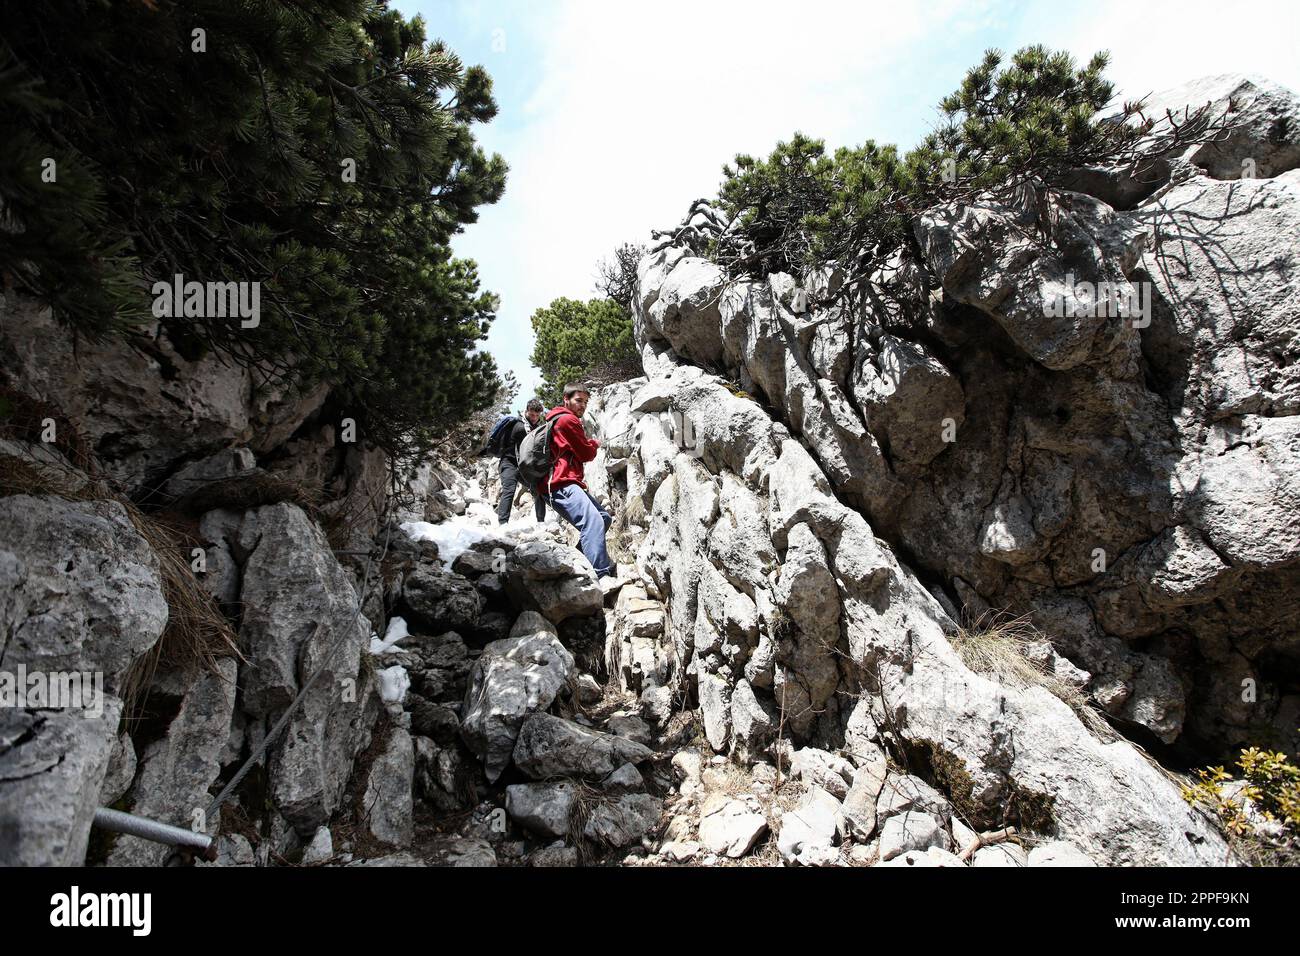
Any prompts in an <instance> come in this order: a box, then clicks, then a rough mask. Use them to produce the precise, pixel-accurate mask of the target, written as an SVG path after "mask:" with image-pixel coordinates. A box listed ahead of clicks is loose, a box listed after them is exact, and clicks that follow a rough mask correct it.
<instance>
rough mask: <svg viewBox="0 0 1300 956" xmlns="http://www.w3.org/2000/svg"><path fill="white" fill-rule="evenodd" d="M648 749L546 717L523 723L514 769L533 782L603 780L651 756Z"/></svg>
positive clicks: (532, 718)
mask: <svg viewBox="0 0 1300 956" xmlns="http://www.w3.org/2000/svg"><path fill="white" fill-rule="evenodd" d="M652 755H653V754H652V752H651V751H650V749H649V748H648V747H644V746H642V745H641V744H638V743H635V742H634V741H631V740H628V739H627V738H625V737H618V736H615V735H614V734H606V733H602V732H600V731H598V730H588V729H587V728H585V727H580V726H578V725H577V724H574V723H571V722H570V721H567V720H562V719H561V718H559V717H553V716H552V715H550V714H540V713H535V714H532V715H531V716H529V717H528V718H527V719H526V720H524V722H523V725H522V726H521V727H520V730H519V738H518V740H517V742H516V743H515V749H514V761H515V766H517V767H518V768H519V769H520V770H522V771H523V772H524V773H526V774H527V775H528V776H530V777H532V778H533V779H534V780H546V779H549V778H551V777H588V778H593V779H594V778H597V777H605V776H608V775H609V774H611V773H613V772H614V771H616V770H618V769H619V768H620V767H621V766H623V764H627V763H631V764H637V763H641V762H642V761H644V760H648V759H649V758H650V757H651V756H652Z"/></svg>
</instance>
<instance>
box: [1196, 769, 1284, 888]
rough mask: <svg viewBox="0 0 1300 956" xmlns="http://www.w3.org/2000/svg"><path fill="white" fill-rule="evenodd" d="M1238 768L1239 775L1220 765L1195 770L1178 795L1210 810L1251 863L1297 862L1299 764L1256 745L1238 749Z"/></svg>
mask: <svg viewBox="0 0 1300 956" xmlns="http://www.w3.org/2000/svg"><path fill="white" fill-rule="evenodd" d="M1237 767H1238V768H1239V769H1240V770H1241V772H1242V776H1241V777H1240V778H1238V779H1234V778H1233V776H1232V774H1230V773H1228V771H1227V770H1225V769H1224V768H1223V767H1221V766H1215V767H1208V768H1202V769H1199V770H1197V771H1196V776H1197V778H1198V779H1197V780H1196V782H1194V783H1192V784H1190V785H1187V786H1184V787H1183V791H1182V793H1183V799H1185V800H1187V802H1188V803H1191V804H1192V805H1194V806H1197V805H1199V806H1204V807H1206V808H1207V809H1209V810H1210V811H1211V812H1213V813H1214V814H1215V816H1216V817H1218V819H1219V820H1220V822H1221V823H1222V824H1223V827H1224V829H1225V830H1226V831H1227V832H1228V833H1229V834H1230V835H1231V836H1232V837H1234V838H1236V839H1239V840H1241V841H1244V843H1245V850H1246V854H1247V856H1248V858H1251V859H1252V860H1253V861H1254V862H1269V863H1275V862H1290V863H1296V862H1300V849H1298V848H1300V767H1297V766H1295V765H1294V764H1292V763H1291V762H1290V760H1289V758H1288V757H1287V755H1286V754H1284V753H1281V752H1280V751H1269V750H1261V749H1260V748H1258V747H1249V748H1246V749H1244V750H1242V751H1241V755H1240V756H1239V757H1238V758H1237ZM1261 821H1263V822H1264V823H1265V824H1274V826H1267V825H1266V826H1263V827H1261Z"/></svg>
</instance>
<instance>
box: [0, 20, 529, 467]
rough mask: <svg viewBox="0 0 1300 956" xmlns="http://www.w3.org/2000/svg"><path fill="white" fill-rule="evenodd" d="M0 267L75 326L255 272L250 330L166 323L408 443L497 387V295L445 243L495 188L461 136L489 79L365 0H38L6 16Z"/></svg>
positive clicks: (401, 448) (94, 325) (208, 321)
mask: <svg viewBox="0 0 1300 956" xmlns="http://www.w3.org/2000/svg"><path fill="white" fill-rule="evenodd" d="M6 21H7V22H6V30H5V38H4V40H3V41H2V42H0V139H2V140H3V141H4V142H5V143H6V144H7V146H6V149H4V150H0V276H2V277H3V280H4V282H5V284H6V286H7V287H16V288H20V289H24V290H26V291H29V292H32V293H34V294H36V295H38V296H40V297H42V298H43V299H45V300H46V301H48V302H50V303H51V304H52V305H53V306H54V309H55V312H56V315H58V316H59V318H60V319H61V320H63V321H65V322H66V323H67V325H68V327H69V328H70V330H72V331H73V332H75V333H76V334H86V335H91V336H97V335H104V334H114V333H120V332H124V331H129V330H130V329H131V328H133V327H134V326H135V325H137V324H138V323H139V322H140V321H141V320H143V319H147V318H149V317H150V315H151V307H152V305H153V297H152V294H151V292H150V287H151V284H152V283H153V282H154V281H156V280H166V281H170V280H171V278H172V276H173V275H175V274H177V273H180V274H182V275H184V276H185V278H186V279H187V280H197V281H200V282H206V281H223V282H224V281H246V282H253V281H256V282H259V283H260V284H261V285H260V288H261V311H262V315H261V322H260V324H259V325H258V326H257V327H256V328H241V325H240V323H239V322H237V321H231V320H229V319H218V318H211V317H201V318H190V319H184V320H178V319H167V320H164V322H165V325H166V327H167V332H168V334H169V336H170V337H172V338H173V340H174V341H176V342H177V343H178V347H184V348H188V349H190V350H192V351H193V352H195V353H197V352H201V351H203V350H205V349H217V350H220V351H221V353H222V354H224V355H227V356H230V357H231V358H233V359H234V360H236V361H240V362H244V363H248V364H253V365H256V366H258V367H259V368H264V369H269V370H270V371H271V374H274V375H280V376H288V377H290V378H292V379H293V380H295V381H299V382H304V383H305V382H312V381H316V380H320V379H326V380H328V381H330V382H332V383H334V384H335V386H336V388H335V394H336V397H337V398H338V399H339V400H340V401H341V402H342V403H343V404H344V405H345V406H347V407H350V408H355V410H356V417H357V418H358V420H359V421H362V422H363V424H364V425H365V426H367V431H368V435H369V437H370V438H371V439H373V440H376V441H378V442H380V443H381V444H382V445H384V446H385V447H387V448H388V449H389V450H390V451H393V452H396V453H401V452H409V451H411V450H413V449H415V448H419V447H427V446H428V444H429V442H430V440H431V436H432V434H433V432H434V431H435V430H436V425H437V424H438V423H439V422H446V421H448V420H454V419H456V418H459V417H461V416H463V415H464V414H466V413H467V412H469V411H471V410H473V409H476V408H482V407H484V406H485V405H486V403H488V402H489V401H490V400H491V398H492V396H493V395H494V394H495V392H496V388H497V382H498V379H497V375H496V370H495V365H494V363H493V361H492V358H491V357H490V356H489V355H486V354H484V353H481V352H478V351H476V345H477V343H478V342H480V341H482V340H483V339H484V338H486V335H487V331H488V328H489V325H490V323H491V321H492V318H493V316H494V311H495V298H494V297H493V296H491V295H489V294H486V293H483V292H482V291H480V289H479V284H478V276H477V273H476V269H475V266H474V263H472V262H468V261H458V260H455V259H453V258H452V256H451V251H450V247H449V243H450V241H451V238H452V237H453V236H454V235H455V234H456V233H457V232H459V231H460V230H461V229H462V228H463V227H464V226H465V225H467V224H469V223H472V222H474V221H475V220H476V218H477V212H476V209H477V207H479V206H481V205H483V204H484V203H493V202H496V201H497V199H499V198H500V196H501V194H502V191H503V189H504V185H505V175H506V165H505V163H504V162H503V161H502V159H501V158H500V157H499V156H496V155H493V156H491V157H489V156H486V155H484V153H483V152H482V150H481V149H480V148H479V147H478V146H477V145H476V144H475V141H474V137H473V135H472V132H471V128H472V125H473V124H474V123H480V122H486V121H488V120H490V119H491V118H492V117H493V116H494V115H495V113H496V104H495V101H494V100H493V97H492V84H491V80H490V78H489V77H488V75H487V74H486V73H485V72H484V71H483V70H482V68H480V67H466V66H465V65H464V64H462V62H461V61H460V60H459V59H458V58H457V57H456V55H455V54H454V53H453V52H452V51H451V50H449V49H448V48H447V47H446V46H445V45H444V44H443V43H442V42H440V41H434V42H432V43H430V42H427V41H426V38H425V30H424V24H423V23H422V21H421V20H420V19H419V18H418V17H417V18H415V19H413V20H409V21H408V20H406V19H404V18H403V17H402V16H401V15H400V14H399V13H397V12H396V11H392V10H389V9H387V7H386V4H385V3H384V2H365V0H320V2H316V3H312V4H298V3H289V2H283V0H241V2H237V0H187V2H179V0H120V2H109V0H51V2H44V3H39V4H12V5H9V6H8V7H7V8H6Z"/></svg>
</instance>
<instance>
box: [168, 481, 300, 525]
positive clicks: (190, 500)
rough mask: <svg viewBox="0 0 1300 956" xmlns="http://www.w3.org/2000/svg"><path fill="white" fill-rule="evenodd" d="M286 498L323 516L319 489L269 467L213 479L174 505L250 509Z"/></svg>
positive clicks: (186, 508) (203, 509) (196, 510)
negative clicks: (269, 470) (218, 479)
mask: <svg viewBox="0 0 1300 956" xmlns="http://www.w3.org/2000/svg"><path fill="white" fill-rule="evenodd" d="M286 501H287V502H289V503H291V504H295V505H297V506H298V507H300V508H302V509H303V511H306V512H307V513H308V514H309V515H310V516H312V517H313V518H319V517H320V505H321V494H320V492H319V491H317V490H315V489H313V488H310V487H308V486H307V485H304V484H302V483H301V482H297V481H292V480H290V479H288V478H285V477H283V476H281V475H277V474H274V473H273V472H267V471H255V472H250V473H248V474H245V475H232V476H231V477H229V478H223V479H221V480H220V481H213V482H210V483H208V484H206V485H204V486H203V487H202V488H199V489H198V490H197V491H194V492H191V493H190V494H188V495H186V496H185V497H183V498H181V499H180V500H178V501H177V502H176V504H175V505H174V507H175V508H177V509H178V510H182V511H186V512H190V513H193V514H202V513H204V512H207V511H212V510H214V509H217V508H229V509H230V510H232V511H247V510H248V509H250V508H260V507H262V506H263V505H278V504H280V503H281V502H286Z"/></svg>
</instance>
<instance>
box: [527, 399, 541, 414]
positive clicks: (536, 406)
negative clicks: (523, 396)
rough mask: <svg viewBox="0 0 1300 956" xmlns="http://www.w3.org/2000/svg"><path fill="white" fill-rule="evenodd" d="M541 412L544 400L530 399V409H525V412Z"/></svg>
mask: <svg viewBox="0 0 1300 956" xmlns="http://www.w3.org/2000/svg"><path fill="white" fill-rule="evenodd" d="M541 410H542V400H541V399H540V398H530V399H529V400H528V407H527V408H525V409H524V411H528V412H540V411H541Z"/></svg>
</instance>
